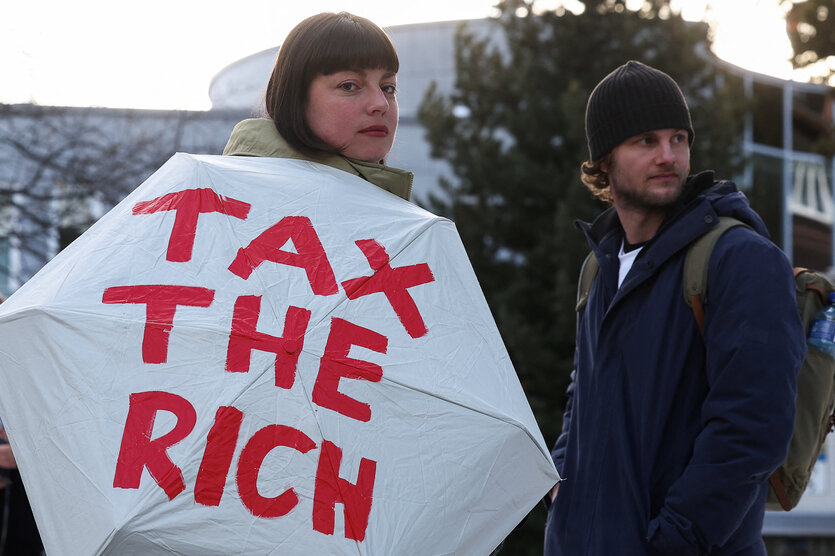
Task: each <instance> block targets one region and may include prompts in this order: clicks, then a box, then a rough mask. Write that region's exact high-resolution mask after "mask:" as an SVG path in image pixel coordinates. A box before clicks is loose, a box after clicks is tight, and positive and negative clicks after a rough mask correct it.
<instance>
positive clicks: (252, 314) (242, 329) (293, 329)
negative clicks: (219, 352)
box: [226, 295, 310, 388]
mask: <svg viewBox="0 0 835 556" xmlns="http://www.w3.org/2000/svg"><path fill="white" fill-rule="evenodd" d="M260 312H261V298H260V297H259V296H254V295H242V296H240V297H238V300H237V301H236V302H235V312H234V315H233V317H232V333H231V334H230V335H229V347H228V349H227V352H226V370H227V371H229V372H232V373H245V372H248V371H249V360H250V355H251V353H252V350H259V351H267V352H271V353H275V356H276V357H275V385H276V386H278V387H279V388H291V387H292V386H293V381H294V379H295V376H296V364H297V363H298V361H299V354H300V353H301V351H302V348H303V347H304V333H305V332H306V331H307V323H308V321H309V320H310V311H308V310H307V309H299V308H298V307H293V306H291V307H289V308H288V309H287V314H286V315H285V317H284V335H283V336H280V337H279V336H270V335H269V334H265V333H263V332H258V331H257V330H256V327H257V324H258V316H259V315H260Z"/></svg>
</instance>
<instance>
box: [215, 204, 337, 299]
mask: <svg viewBox="0 0 835 556" xmlns="http://www.w3.org/2000/svg"><path fill="white" fill-rule="evenodd" d="M288 240H290V241H292V242H293V247H294V248H295V250H296V252H295V253H293V252H290V251H283V250H282V249H281V247H282V246H284V244H285V243H287V241H288ZM264 261H272V262H274V263H279V264H284V265H289V266H295V267H299V268H303V269H304V271H305V272H306V273H307V279H308V281H309V282H310V287H311V288H312V289H313V293H314V294H316V295H333V294H335V293H337V292H338V291H339V287H338V286H337V285H336V278H335V277H334V275H333V269H331V265H330V262H329V261H328V257H327V255H326V254H325V249H324V248H323V247H322V242H321V241H320V240H319V236H318V235H316V230H314V229H313V224H312V223H311V222H310V219H309V218H307V217H306V216H287V217H285V218H282V219H281V221H280V222H278V223H277V224H275V225H273V226H272V227H270V228H269V229H268V230H266V231H265V232H263V233H262V234H261V235H259V236H258V237H257V238H255V239H253V240H252V242H250V244H249V246H247V247H242V248H241V249H240V250H238V255H237V256H236V257H235V260H234V261H232V264H230V265H229V270H230V272H232V273H233V274H235V275H237V276H240V277H241V278H243V279H244V280H246V279H247V278H249V275H250V274H252V271H253V270H254V269H255V268H258V266H259V265H260V264H261V263H263V262H264Z"/></svg>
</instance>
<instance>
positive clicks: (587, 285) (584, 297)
mask: <svg viewBox="0 0 835 556" xmlns="http://www.w3.org/2000/svg"><path fill="white" fill-rule="evenodd" d="M599 268H600V265H599V264H598V263H597V258H595V256H594V251H591V252H590V253H589V254H588V255H587V256H586V260H584V261H583V266H581V267H580V279H579V281H578V282H577V304H576V305H575V307H574V308H575V310H576V311H577V312H578V313H579V312H580V311H582V310H583V308H584V307H585V306H586V302H587V301H588V300H589V292H590V291H591V285H592V284H593V283H594V278H595V276H597V270H598V269H599Z"/></svg>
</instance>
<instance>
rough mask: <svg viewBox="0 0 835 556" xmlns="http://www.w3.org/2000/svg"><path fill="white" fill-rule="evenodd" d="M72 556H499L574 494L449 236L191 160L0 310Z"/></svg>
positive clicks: (373, 202) (4, 411)
mask: <svg viewBox="0 0 835 556" xmlns="http://www.w3.org/2000/svg"><path fill="white" fill-rule="evenodd" d="M0 377H2V384H3V386H2V388H0V415H2V418H3V422H4V424H5V425H6V427H7V430H8V431H9V436H10V439H11V442H12V447H13V449H14V451H15V455H16V457H17V460H18V462H19V465H20V467H21V473H22V474H23V477H24V482H25V484H26V488H27V491H28V494H29V497H30V500H31V503H32V506H33V510H34V513H35V516H36V519H37V521H38V525H39V528H40V531H41V535H42V537H43V540H44V543H45V546H46V549H47V551H49V552H54V553H56V554H150V553H154V554H158V553H162V554H165V553H169V554H290V555H296V554H298V555H310V554H330V555H340V554H352V555H353V554H379V555H390V554H416V555H417V554H420V555H424V554H426V555H442V554H486V553H489V552H490V551H491V550H492V549H493V548H494V547H495V546H497V545H498V544H499V542H500V541H501V540H502V539H503V538H504V537H505V536H506V535H507V533H508V532H510V531H511V530H512V529H513V527H514V526H515V525H516V524H517V523H518V522H519V521H520V520H521V519H522V518H523V517H524V515H525V514H526V513H527V512H528V511H529V510H530V509H531V508H532V507H533V506H534V505H535V504H536V503H537V501H538V500H540V499H541V497H542V496H543V495H544V493H545V492H547V491H548V490H549V489H550V488H551V486H552V485H553V484H554V483H555V482H556V480H557V478H558V477H557V473H556V471H555V469H554V465H553V463H552V461H551V457H550V454H549V452H548V449H547V448H546V446H545V443H544V441H543V439H542V436H541V434H540V432H539V429H538V427H537V424H536V421H535V420H534V417H533V414H532V413H531V410H530V407H529V406H528V403H527V401H526V399H525V396H524V393H523V391H522V389H521V387H520V385H519V382H518V379H517V377H516V374H515V372H514V370H513V367H512V364H511V362H510V360H509V358H508V355H507V352H506V350H505V348H504V346H503V343H502V341H501V338H500V336H499V333H498V331H497V328H496V326H495V323H494V321H493V319H492V317H491V314H490V311H489V309H488V307H487V304H486V302H485V300H484V297H483V295H482V293H481V290H480V288H479V286H478V282H477V280H476V277H475V275H474V273H473V271H472V268H471V266H470V264H469V261H468V259H467V255H466V253H465V251H464V249H463V246H462V244H461V242H460V239H459V238H458V234H457V232H456V230H455V227H454V225H453V224H452V223H451V222H450V221H449V220H446V219H444V218H440V217H437V216H435V215H433V214H430V213H429V212H426V211H424V210H422V209H420V208H418V207H416V206H414V205H412V204H410V203H408V202H405V201H403V200H401V199H399V198H397V197H395V196H394V195H392V194H390V193H387V192H385V191H383V190H381V189H378V188H377V187H375V186H373V185H371V184H369V183H367V182H365V181H364V180H362V179H360V178H357V177H354V176H351V175H349V174H347V173H345V172H342V171H339V170H334V169H331V168H328V167H325V166H321V165H318V164H314V163H309V162H305V161H298V160H282V159H253V158H237V157H218V156H194V155H187V154H177V155H175V156H174V157H173V158H172V159H171V160H169V161H168V162H167V163H166V164H165V165H164V166H163V167H162V168H160V169H159V170H158V171H157V172H156V173H155V174H154V175H153V176H151V177H150V178H149V179H148V180H147V181H146V182H145V183H143V184H142V185H141V186H140V187H139V188H137V189H136V190H135V191H134V192H133V193H132V194H131V195H130V196H129V197H128V198H126V199H125V200H124V201H123V202H122V203H120V204H119V205H118V206H117V207H115V208H114V209H113V210H112V211H110V212H109V213H108V214H107V215H105V216H104V217H103V218H102V219H101V220H100V221H99V222H97V223H96V224H95V225H94V226H93V227H92V228H90V230H88V231H87V232H86V233H85V234H84V235H82V236H81V237H80V238H79V239H78V240H77V241H76V242H74V243H73V244H72V245H70V246H69V247H68V248H67V249H65V250H64V251H63V252H62V253H60V254H59V255H58V256H57V257H56V258H55V259H54V260H53V261H51V262H50V263H49V264H48V265H46V266H45V267H44V268H43V269H42V271H41V272H40V273H38V274H37V275H36V276H35V277H34V278H33V279H32V280H30V281H29V282H28V283H27V284H25V285H24V286H23V287H22V288H21V289H20V290H19V291H17V292H16V293H15V294H14V295H13V296H11V297H10V298H9V299H8V300H7V301H6V302H5V303H3V304H2V305H0Z"/></svg>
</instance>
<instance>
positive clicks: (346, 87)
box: [339, 81, 359, 91]
mask: <svg viewBox="0 0 835 556" xmlns="http://www.w3.org/2000/svg"><path fill="white" fill-rule="evenodd" d="M339 88H340V89H342V90H343V91H356V90H357V89H358V88H359V86H358V85H357V84H356V83H354V82H352V81H346V82H345V83H340V84H339Z"/></svg>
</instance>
